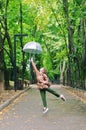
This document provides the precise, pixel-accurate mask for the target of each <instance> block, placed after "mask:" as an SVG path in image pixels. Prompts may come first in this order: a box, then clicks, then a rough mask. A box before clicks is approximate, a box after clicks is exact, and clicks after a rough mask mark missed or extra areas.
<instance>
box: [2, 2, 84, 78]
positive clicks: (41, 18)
mask: <svg viewBox="0 0 86 130" xmlns="http://www.w3.org/2000/svg"><path fill="white" fill-rule="evenodd" d="M20 3H21V4H22V33H23V34H28V37H26V38H23V46H24V45H25V44H26V43H27V42H29V41H37V42H39V43H40V44H41V46H42V48H43V54H42V55H40V56H37V59H36V60H38V62H39V58H40V59H41V60H40V61H41V63H40V67H41V66H42V65H43V66H44V67H45V68H46V69H47V73H48V75H49V77H50V78H53V77H54V74H60V62H64V61H66V62H67V63H68V60H69V59H68V58H70V59H71V61H72V63H71V64H72V66H73V67H72V70H73V71H75V66H76V65H75V60H78V59H79V58H81V62H79V65H80V66H79V67H81V65H82V53H83V45H82V43H83V30H82V27H81V26H82V23H81V20H82V19H83V17H85V15H86V8H85V7H86V3H85V2H84V1H81V0H75V1H72V0H70V1H69V2H68V17H69V18H68V19H67V20H69V23H67V22H68V21H67V20H66V16H65V13H64V10H63V7H64V5H63V3H62V1H61V0H59V1H58V2H57V1H56V0H52V1H50V0H47V1H45V0H29V1H28V0H19V1H15V4H14V0H11V1H9V2H8V8H7V14H5V9H6V1H5V0H3V1H0V7H1V11H0V31H1V35H2V37H3V39H4V36H5V30H4V26H6V25H5V22H4V19H3V17H4V18H7V31H8V33H9V37H10V40H11V44H12V48H10V46H9V44H8V41H7V40H6V39H5V41H4V48H5V49H6V51H7V52H6V51H4V61H5V63H6V67H7V68H13V65H12V63H11V62H12V61H11V58H12V59H13V57H11V55H10V54H11V53H10V50H11V49H12V51H13V50H14V34H18V33H20V32H21V28H20ZM66 13H67V12H66ZM1 21H2V22H1ZM68 24H70V29H71V30H72V33H73V37H72V40H73V42H72V43H73V47H74V51H73V53H72V54H69V43H68ZM2 25H3V26H2ZM16 49H17V50H16V52H17V55H16V56H17V60H16V61H17V67H18V68H20V70H21V69H22V59H23V57H22V47H21V44H20V40H19V38H17V48H16ZM68 56H69V57H68ZM10 57H11V58H10ZM24 58H25V61H26V60H27V58H28V56H26V55H25V57H24ZM80 71H82V70H80ZM25 76H26V77H27V72H26V75H25Z"/></svg>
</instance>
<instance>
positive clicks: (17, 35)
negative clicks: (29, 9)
mask: <svg viewBox="0 0 86 130" xmlns="http://www.w3.org/2000/svg"><path fill="white" fill-rule="evenodd" d="M25 36H28V35H27V34H15V35H14V90H15V91H16V90H17V81H16V73H17V71H16V38H17V37H25Z"/></svg>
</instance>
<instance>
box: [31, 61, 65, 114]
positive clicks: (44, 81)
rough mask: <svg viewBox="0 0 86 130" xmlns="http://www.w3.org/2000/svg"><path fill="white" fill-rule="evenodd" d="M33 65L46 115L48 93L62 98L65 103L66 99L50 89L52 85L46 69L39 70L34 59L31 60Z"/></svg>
mask: <svg viewBox="0 0 86 130" xmlns="http://www.w3.org/2000/svg"><path fill="white" fill-rule="evenodd" d="M31 63H32V66H33V69H34V71H35V73H36V78H37V85H38V89H39V90H40V95H41V98H42V102H43V106H44V108H43V113H46V112H47V111H48V107H47V101H46V91H47V92H49V93H51V94H53V95H55V96H56V97H58V98H59V97H60V98H61V99H62V100H63V101H65V100H66V98H65V97H64V96H63V95H60V94H58V93H56V92H55V91H54V90H53V89H51V88H50V85H51V84H50V82H49V79H48V77H47V75H46V70H45V68H41V69H40V70H38V69H37V67H36V65H35V63H34V62H33V59H31Z"/></svg>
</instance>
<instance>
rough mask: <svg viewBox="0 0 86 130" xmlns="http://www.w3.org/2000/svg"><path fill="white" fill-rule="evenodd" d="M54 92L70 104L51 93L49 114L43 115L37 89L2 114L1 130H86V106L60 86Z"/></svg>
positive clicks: (23, 96)
mask: <svg viewBox="0 0 86 130" xmlns="http://www.w3.org/2000/svg"><path fill="white" fill-rule="evenodd" d="M52 88H53V89H55V90H56V91H57V92H58V93H62V94H64V95H65V96H66V98H67V101H66V102H63V101H62V100H60V99H57V98H56V97H55V96H53V95H51V94H49V93H47V102H48V107H49V111H48V112H47V113H46V114H42V102H41V97H40V93H39V90H38V89H37V88H36V85H33V86H32V88H31V89H29V90H28V91H27V92H26V93H24V94H23V95H22V96H20V97H19V98H18V99H16V101H14V102H13V103H12V104H11V105H9V107H7V108H6V109H4V110H3V111H2V114H0V130H86V104H85V103H83V102H81V101H80V100H79V99H78V98H77V97H75V96H74V95H71V94H70V93H69V92H68V91H67V90H65V89H64V88H62V87H61V86H59V85H53V86H52Z"/></svg>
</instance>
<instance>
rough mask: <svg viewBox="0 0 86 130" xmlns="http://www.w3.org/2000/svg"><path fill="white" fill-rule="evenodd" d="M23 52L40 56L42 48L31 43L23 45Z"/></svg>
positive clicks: (35, 43) (37, 44)
mask: <svg viewBox="0 0 86 130" xmlns="http://www.w3.org/2000/svg"><path fill="white" fill-rule="evenodd" d="M23 51H24V52H27V53H31V54H40V53H41V52H42V48H41V45H40V44H39V43H37V42H34V41H32V42H28V43H26V44H25V45H24V47H23Z"/></svg>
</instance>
